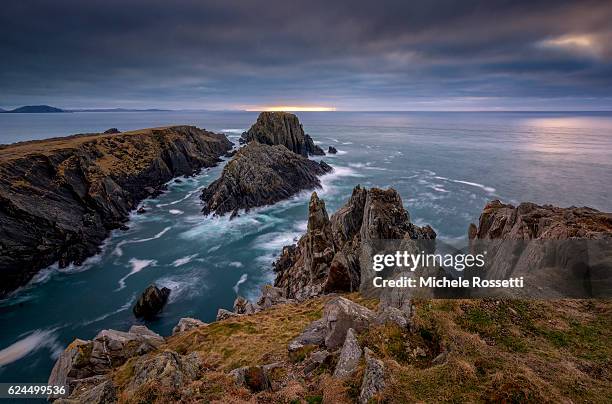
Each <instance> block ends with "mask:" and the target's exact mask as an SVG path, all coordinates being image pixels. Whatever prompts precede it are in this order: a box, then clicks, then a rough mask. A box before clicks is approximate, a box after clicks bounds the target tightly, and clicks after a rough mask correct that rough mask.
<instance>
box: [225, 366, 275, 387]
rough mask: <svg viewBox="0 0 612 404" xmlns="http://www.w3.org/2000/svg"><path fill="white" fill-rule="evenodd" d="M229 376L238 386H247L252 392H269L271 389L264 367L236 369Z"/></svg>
mask: <svg viewBox="0 0 612 404" xmlns="http://www.w3.org/2000/svg"><path fill="white" fill-rule="evenodd" d="M229 374H230V376H232V377H233V378H234V380H235V381H236V384H238V385H239V386H245V387H247V388H249V389H250V390H251V391H252V392H260V391H265V390H269V389H270V387H271V385H270V380H269V378H268V374H267V372H266V370H265V369H264V367H262V366H245V367H241V368H237V369H234V370H232V371H231V372H230V373H229Z"/></svg>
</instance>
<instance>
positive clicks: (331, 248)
mask: <svg viewBox="0 0 612 404" xmlns="http://www.w3.org/2000/svg"><path fill="white" fill-rule="evenodd" d="M435 237H436V233H435V232H434V231H433V229H432V228H431V227H429V226H425V227H422V228H421V227H418V226H415V225H414V224H412V223H411V222H410V217H409V215H408V212H407V211H406V210H405V209H404V207H403V205H402V200H401V198H400V196H399V194H398V193H397V191H395V190H394V189H388V190H382V189H378V188H372V189H369V190H367V189H365V188H362V187H360V186H357V187H355V189H353V194H352V195H351V198H350V199H349V201H348V202H347V203H346V205H344V206H343V207H342V208H340V209H339V210H338V211H337V212H336V213H334V214H333V215H332V216H331V218H329V216H328V214H327V211H326V209H325V203H324V202H323V201H322V200H320V199H319V197H318V195H317V194H316V192H315V193H313V195H312V197H311V199H310V205H309V213H308V228H307V231H306V233H305V234H304V235H303V236H302V237H301V238H300V240H299V241H298V243H297V244H296V245H292V246H287V247H284V248H283V251H282V253H281V255H280V257H279V259H278V260H277V261H276V262H275V263H274V270H275V272H276V280H275V286H277V287H280V288H282V289H284V290H285V294H286V296H287V297H289V298H296V299H305V298H308V297H310V296H315V295H318V294H322V293H330V292H338V291H348V292H350V291H355V290H359V289H360V287H361V286H360V285H362V284H364V282H365V281H366V279H367V278H368V275H367V274H366V273H365V271H364V269H365V268H367V265H368V262H369V256H368V255H367V254H369V253H371V252H372V250H373V243H374V242H376V241H377V240H385V239H386V240H389V239H393V240H402V239H435ZM364 254H365V255H364Z"/></svg>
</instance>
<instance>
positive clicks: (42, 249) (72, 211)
mask: <svg viewBox="0 0 612 404" xmlns="http://www.w3.org/2000/svg"><path fill="white" fill-rule="evenodd" d="M231 147H232V144H231V142H229V141H228V140H227V138H226V137H225V136H224V135H220V134H215V133H211V132H208V131H205V130H202V129H198V128H196V127H193V126H174V127H166V128H155V129H143V130H138V131H132V132H124V133H121V134H88V135H75V136H71V137H65V138H54V139H47V140H42V141H31V142H23V143H17V144H13V145H8V146H2V147H0V295H3V294H6V293H7V292H9V291H10V290H12V289H14V288H16V287H18V286H20V285H23V284H24V283H26V282H27V281H28V280H29V279H31V278H32V276H33V275H34V274H35V273H36V272H37V271H38V270H39V269H41V268H43V267H46V266H48V265H51V264H53V263H54V262H59V265H60V266H62V267H65V266H67V265H69V264H71V263H75V264H77V265H78V264H81V263H82V262H83V260H85V259H86V258H87V257H89V256H91V255H93V254H95V253H96V252H97V251H98V248H99V245H100V244H101V243H102V241H103V240H104V239H105V238H106V237H107V236H108V234H109V231H110V230H112V229H115V228H118V227H120V226H122V223H123V222H124V221H125V220H126V219H127V217H128V214H129V212H130V210H132V209H134V207H136V205H137V204H138V202H139V201H141V200H142V199H144V198H146V197H147V196H149V195H151V194H152V193H154V192H155V191H156V188H157V187H159V186H160V185H162V184H163V183H165V182H167V181H168V180H170V179H171V178H173V177H175V176H179V175H186V174H192V173H194V172H195V171H197V170H199V169H200V168H202V167H209V166H213V165H215V164H217V163H218V162H219V161H220V160H219V157H220V156H222V155H223V154H225V153H226V152H227V151H228V150H229V149H230V148H231Z"/></svg>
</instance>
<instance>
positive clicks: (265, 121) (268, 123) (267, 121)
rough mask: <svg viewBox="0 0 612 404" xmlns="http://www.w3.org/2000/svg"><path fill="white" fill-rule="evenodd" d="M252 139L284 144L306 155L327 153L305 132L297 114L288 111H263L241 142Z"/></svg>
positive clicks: (264, 142)
mask: <svg viewBox="0 0 612 404" xmlns="http://www.w3.org/2000/svg"><path fill="white" fill-rule="evenodd" d="M251 141H257V142H259V143H263V144H267V145H283V146H285V147H286V148H287V149H289V150H291V151H292V152H294V153H297V154H300V155H302V156H304V157H307V156H308V155H318V156H323V155H325V152H323V150H322V149H321V148H320V147H319V146H317V145H315V144H314V141H313V140H312V138H311V137H310V136H309V135H307V134H305V133H304V129H303V128H302V124H300V121H299V120H298V118H297V116H295V115H294V114H290V113H287V112H262V113H261V114H259V117H258V118H257V122H255V124H253V126H251V128H250V129H249V130H248V131H247V132H244V133H243V134H242V136H241V138H240V143H249V142H251Z"/></svg>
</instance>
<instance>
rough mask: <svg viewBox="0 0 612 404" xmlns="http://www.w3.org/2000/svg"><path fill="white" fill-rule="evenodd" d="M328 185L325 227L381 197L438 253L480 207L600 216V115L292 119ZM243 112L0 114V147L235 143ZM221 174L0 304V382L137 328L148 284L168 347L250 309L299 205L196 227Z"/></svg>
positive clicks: (294, 230)
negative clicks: (348, 206) (123, 138)
mask: <svg viewBox="0 0 612 404" xmlns="http://www.w3.org/2000/svg"><path fill="white" fill-rule="evenodd" d="M298 115H299V117H300V120H301V121H302V123H303V124H304V128H305V129H306V131H307V132H308V133H310V134H311V135H312V136H313V138H314V139H315V140H316V141H317V142H318V143H320V145H321V146H322V147H323V148H324V149H327V147H328V146H329V145H333V146H334V147H336V148H337V149H338V150H339V153H338V154H337V155H335V156H325V157H323V159H324V160H325V161H326V162H328V163H329V164H331V165H332V166H333V167H334V169H335V170H334V172H333V173H331V174H329V175H326V176H324V177H322V183H323V187H322V189H321V190H319V191H318V192H319V194H320V195H321V196H322V198H323V199H324V200H325V201H326V203H327V207H328V211H329V212H330V213H331V212H333V211H335V210H336V209H337V208H338V207H340V206H341V205H342V204H343V203H344V201H345V200H346V199H347V198H348V196H349V195H350V193H351V190H352V188H353V187H354V186H355V185H357V184H362V185H365V186H368V187H371V186H378V187H394V188H395V189H397V190H398V191H399V192H400V194H401V195H402V198H403V201H404V205H405V206H406V208H407V209H408V210H409V212H410V214H411V217H412V220H413V221H414V222H416V223H417V224H424V223H429V224H431V225H432V226H433V227H434V228H435V229H436V231H437V232H438V233H439V236H440V237H441V238H442V239H445V240H447V241H452V240H455V239H460V238H462V237H464V236H465V233H466V230H467V226H468V224H469V223H470V222H475V221H477V220H478V215H479V213H480V211H481V209H482V207H483V206H484V204H485V203H486V202H487V201H489V200H491V199H496V198H497V199H501V200H503V201H505V202H513V203H517V202H519V201H533V202H537V203H553V204H555V205H560V206H570V205H579V206H583V205H586V206H591V207H595V208H598V209H601V210H606V211H612V199H611V198H610V197H611V196H612V192H611V191H612V189H611V186H610V184H612V158H611V157H612V156H611V151H612V147H611V146H612V115H611V114H606V113H600V114H587V113H338V112H337V113H299V114H298ZM256 116H257V114H256V113H246V112H245V113H242V112H206V113H202V112H197V113H196V112H149V113H73V114H2V115H0V143H10V142H14V141H18V140H26V139H34V138H46V137H51V136H62V135H67V134H72V133H82V132H97V131H102V130H105V129H107V128H109V127H118V128H119V129H120V130H129V129H137V128H143V127H151V126H162V125H169V124H194V125H197V126H199V127H202V128H206V129H209V130H214V131H223V132H225V133H226V134H227V135H228V136H229V137H230V139H231V140H233V141H237V138H238V136H239V134H240V133H241V132H242V131H243V130H245V129H246V128H248V127H249V126H250V124H251V123H253V122H254V121H255V119H256ZM221 169H222V165H220V166H218V167H215V168H212V169H209V170H206V171H204V172H203V173H202V174H201V175H199V176H197V177H195V178H189V179H183V181H182V182H181V183H175V182H171V183H170V184H169V189H168V192H167V193H165V194H163V195H161V196H159V197H158V198H157V199H151V200H147V201H144V202H143V206H145V207H146V208H147V210H148V212H147V213H146V214H144V215H133V216H132V218H131V220H130V223H129V227H130V229H129V230H128V231H116V232H113V234H112V235H111V237H110V238H109V240H107V242H106V244H105V245H104V247H103V252H102V253H101V254H99V255H98V256H96V257H93V258H91V259H90V260H88V261H87V262H86V263H85V265H83V266H81V267H71V268H66V269H62V270H59V269H57V268H56V267H51V268H48V269H46V270H44V271H42V272H41V273H40V276H38V277H37V278H36V279H35V280H34V281H33V282H32V283H31V284H30V285H28V286H27V287H24V288H22V289H21V290H19V291H18V292H17V293H15V294H14V295H13V296H12V297H10V298H9V299H6V300H4V301H2V302H0V322H1V324H2V332H1V334H0V381H2V382H8V381H11V382H44V381H46V380H47V377H48V375H49V372H50V370H51V368H52V366H53V363H54V359H55V358H56V357H57V355H58V354H59V352H61V350H62V349H63V348H64V347H65V346H66V344H68V343H69V342H71V341H72V340H73V339H74V338H75V337H79V338H84V339H89V338H92V337H93V336H95V334H96V333H97V332H98V331H99V330H101V329H104V328H115V329H120V330H125V329H127V328H129V326H130V325H132V324H135V323H138V322H139V321H138V320H136V319H135V318H134V317H133V315H132V313H131V306H132V305H133V303H134V301H135V299H136V297H137V295H138V294H139V293H140V292H142V290H143V289H144V288H145V287H146V286H147V285H148V284H150V283H152V282H155V283H157V284H158V285H163V286H167V287H169V288H170V289H172V293H171V295H170V301H169V303H168V305H167V306H166V308H165V309H164V311H163V312H162V313H161V315H160V316H159V318H158V319H156V320H155V321H152V322H148V323H147V326H149V327H150V328H152V329H153V330H155V331H157V332H159V333H161V334H162V335H169V334H170V332H171V329H172V327H173V326H174V325H175V324H176V322H177V321H178V319H179V318H180V317H186V316H190V317H197V318H200V319H202V320H203V321H212V320H213V319H214V317H215V314H216V312H217V309H218V308H219V307H225V308H231V306H232V303H233V301H234V299H235V297H236V295H237V294H240V295H243V296H246V297H249V298H255V297H257V294H258V290H259V287H260V286H261V285H262V284H264V283H266V282H271V281H272V280H273V273H272V271H271V262H272V261H273V259H274V256H275V255H276V254H278V253H279V251H280V250H281V248H282V246H283V245H286V244H289V243H291V242H292V241H293V240H295V239H296V238H297V237H298V236H299V235H300V234H301V233H302V232H303V231H304V229H305V226H306V213H307V202H308V198H309V193H308V192H305V193H303V194H301V195H298V196H296V197H295V198H293V199H291V200H289V201H285V202H281V203H279V204H277V205H274V206H271V207H267V208H262V209H256V210H254V211H252V212H250V213H249V214H242V215H241V216H240V217H238V218H237V219H235V220H232V221H229V220H228V219H227V218H209V217H204V216H202V215H201V214H200V209H201V205H200V200H199V190H200V189H201V188H202V187H204V186H206V185H207V184H208V183H210V182H211V181H213V180H214V179H216V178H217V177H218V176H219V173H220V171H221Z"/></svg>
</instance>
